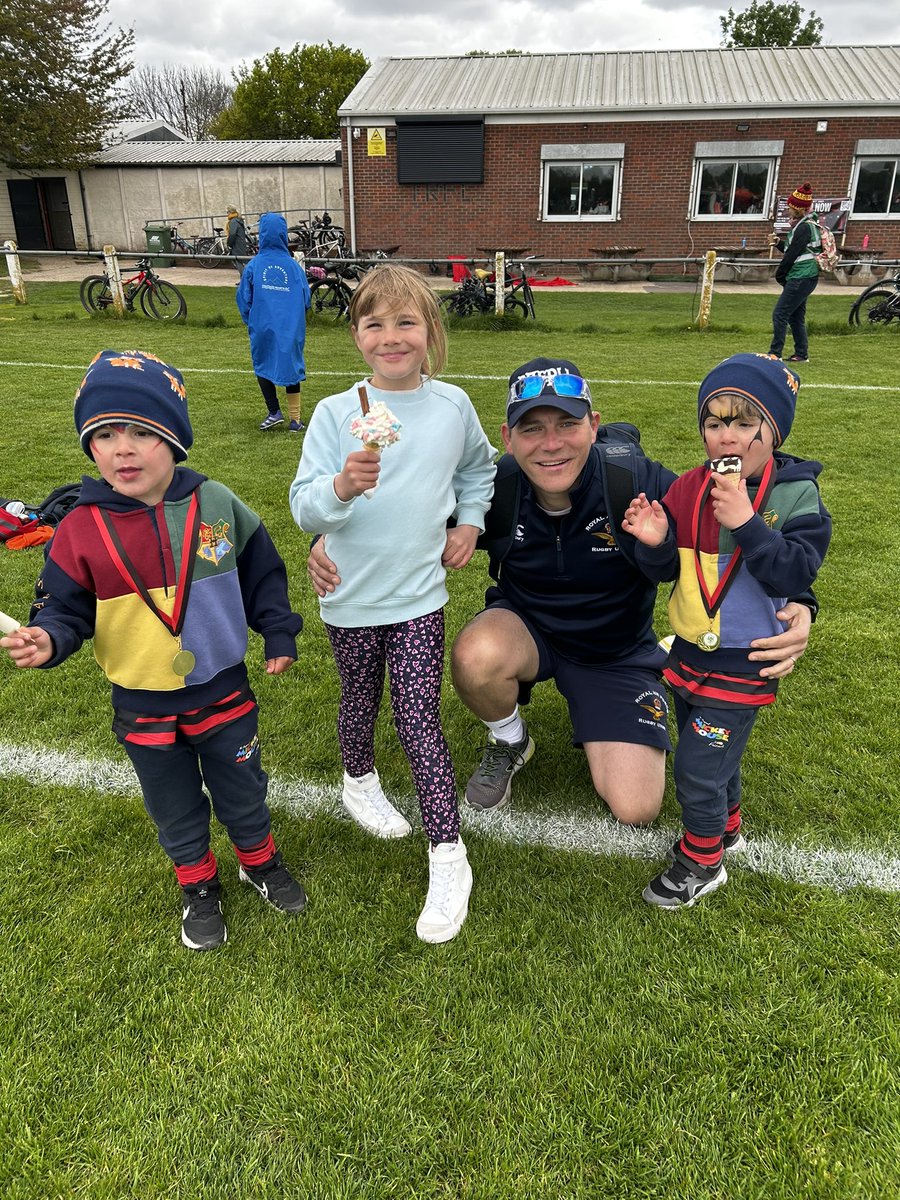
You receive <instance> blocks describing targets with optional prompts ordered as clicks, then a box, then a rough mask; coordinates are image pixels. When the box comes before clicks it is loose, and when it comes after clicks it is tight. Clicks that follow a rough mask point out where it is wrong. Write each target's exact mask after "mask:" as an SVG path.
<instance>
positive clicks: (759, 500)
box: [691, 458, 775, 617]
mask: <svg viewBox="0 0 900 1200" xmlns="http://www.w3.org/2000/svg"><path fill="white" fill-rule="evenodd" d="M715 481H716V477H715V474H714V472H712V471H710V473H709V476H708V478H707V480H706V482H705V483H704V485H703V487H702V488H701V489H700V491H699V492H698V494H697V500H696V503H695V504H694V512H693V514H692V516H691V537H692V540H693V543H694V570H695V571H696V572H697V583H698V584H699V585H700V595H701V597H702V599H703V607H704V608H705V609H706V615H707V616H708V617H714V616H715V615H716V613H717V612H718V611H719V609H720V608H721V607H722V603H723V601H724V599H725V596H726V595H727V593H728V589H729V588H730V587H731V585H732V584H733V583H734V580H735V578H736V576H737V570H738V565H739V560H740V557H741V547H740V546H736V547H735V549H734V552H733V553H732V555H731V558H730V559H729V560H728V564H727V566H726V567H725V570H724V571H723V573H722V575H721V577H720V579H719V582H718V584H717V585H716V588H715V590H714V591H713V592H712V593H710V591H709V588H708V587H707V586H706V580H705V579H704V578H703V568H702V567H701V565H700V522H701V518H702V516H703V508H704V506H705V504H706V501H707V498H708V497H709V494H710V492H711V491H712V489H713V484H714V482H715ZM774 486H775V459H774V458H770V459H769V461H768V462H767V463H766V465H765V468H764V470H763V473H762V479H761V480H760V483H759V487H758V489H757V492H756V498H755V499H754V501H753V511H754V513H758V512H759V510H760V509H761V508H763V507H764V505H765V504H766V502H767V501H768V499H769V496H770V495H771V493H772V488H773V487H774Z"/></svg>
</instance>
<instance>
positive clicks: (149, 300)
mask: <svg viewBox="0 0 900 1200" xmlns="http://www.w3.org/2000/svg"><path fill="white" fill-rule="evenodd" d="M141 308H142V309H143V312H144V316H145V317H153V318H154V320H156V321H180V320H182V319H183V318H184V317H186V316H187V303H186V302H185V299H184V296H182V294H181V292H179V290H178V288H177V287H176V286H175V284H174V283H167V282H166V280H165V279H159V278H157V279H155V280H154V281H153V282H152V283H149V282H148V284H147V286H146V288H145V289H144V290H143V291H142V292H141Z"/></svg>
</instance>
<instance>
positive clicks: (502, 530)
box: [478, 454, 522, 579]
mask: <svg viewBox="0 0 900 1200" xmlns="http://www.w3.org/2000/svg"><path fill="white" fill-rule="evenodd" d="M521 495H522V472H521V471H520V470H519V466H518V464H517V463H516V460H515V459H514V458H513V456H512V455H511V454H503V455H501V456H500V458H499V459H498V460H497V474H496V476H495V477H494V494H493V496H492V497H491V507H490V508H489V509H488V511H487V513H486V514H485V519H484V533H483V534H482V535H481V537H480V538H479V539H478V547H479V549H482V550H487V552H488V555H489V557H490V563H489V564H488V570H489V571H490V573H491V576H492V577H493V578H494V579H496V578H497V571H498V568H499V565H500V563H501V562H502V561H503V559H504V558H505V557H506V555H507V552H508V551H509V547H510V545H511V544H512V537H513V530H514V529H515V524H516V517H517V516H518V512H519V501H520V498H521Z"/></svg>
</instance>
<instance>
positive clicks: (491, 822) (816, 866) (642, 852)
mask: <svg viewBox="0 0 900 1200" xmlns="http://www.w3.org/2000/svg"><path fill="white" fill-rule="evenodd" d="M8 778H24V779H27V780H29V781H31V782H32V783H35V784H40V783H45V784H52V785H53V786H56V787H78V788H82V789H84V790H85V791H96V792H102V793H105V794H107V795H117V796H136V795H137V794H138V789H137V784H136V780H135V777H134V772H133V771H132V769H131V767H130V765H129V764H127V763H124V762H114V761H113V760H111V759H88V758H81V757H79V756H77V755H73V754H68V753H65V752H63V751H59V750H48V749H45V748H43V747H32V746H16V745H13V744H12V743H9V742H0V779H8ZM269 801H270V803H271V805H272V807H273V808H277V809H280V810H281V811H282V812H287V813H291V814H292V815H294V816H300V817H312V816H315V815H317V814H318V813H323V812H324V813H332V814H334V815H337V814H338V813H339V812H340V790H339V788H338V787H337V786H334V787H322V786H321V785H319V784H310V783H304V782H303V781H302V780H300V779H270V780H269ZM402 807H403V808H405V809H406V814H407V816H409V815H410V813H411V812H412V810H413V809H414V807H415V804H414V802H412V801H407V802H406V803H405V804H403V805H402ZM461 817H462V824H463V827H464V828H465V829H466V830H467V831H472V832H474V833H477V834H479V835H481V836H482V837H488V838H491V839H492V840H494V841H498V842H506V843H509V844H512V845H516V846H539V847H544V848H546V849H550V850H560V851H563V852H573V851H575V852H578V853H581V854H592V855H595V856H597V857H602V858H614V857H621V858H635V859H646V860H650V861H658V860H661V859H662V857H663V855H664V854H665V851H666V850H667V849H668V848H669V846H671V845H672V842H673V841H674V840H675V837H676V836H677V834H676V831H675V830H674V829H665V828H660V827H656V828H653V829H635V828H633V827H631V826H628V825H619V824H618V822H616V821H614V820H613V819H612V818H611V817H609V816H605V815H602V814H596V815H595V814H587V815H583V814H577V813H576V814H573V813H526V812H516V811H515V810H511V809H502V810H501V811H500V812H494V813H481V814H479V815H478V816H475V815H474V814H472V813H471V812H470V811H469V810H468V809H466V808H465V807H463V809H462V811H461ZM734 858H735V861H737V862H739V863H740V864H741V866H742V867H745V868H747V869H748V870H751V871H756V872H758V873H759V874H762V875H774V876H776V877H777V878H779V879H784V880H787V881H788V882H791V883H801V884H807V885H810V884H811V885H814V886H816V887H823V888H829V889H831V890H832V891H835V892H843V891H847V890H849V889H850V888H853V887H869V888H874V889H875V890H876V891H880V892H898V891H900V858H893V857H891V856H890V855H888V854H883V855H882V854H876V853H873V852H870V851H865V850H860V849H856V848H854V847H847V848H845V849H835V848H830V847H824V846H798V845H795V844H793V843H785V842H779V841H778V840H776V839H775V838H771V837H759V836H753V835H751V837H750V839H749V840H748V842H747V848H746V850H744V851H741V852H740V853H739V854H735V855H734Z"/></svg>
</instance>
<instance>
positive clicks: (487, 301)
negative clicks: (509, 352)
mask: <svg viewBox="0 0 900 1200" xmlns="http://www.w3.org/2000/svg"><path fill="white" fill-rule="evenodd" d="M532 257H533V256H532ZM527 261H530V259H526V260H523V261H522V262H519V263H512V264H510V266H509V267H508V269H507V270H506V271H505V273H504V280H503V311H504V313H506V312H511V313H514V314H515V315H517V316H522V317H524V318H526V319H527V318H528V317H531V318H532V320H536V316H535V311H534V293H533V292H532V290H531V284H530V283H529V282H528V276H527V274H526V271H525V262H527ZM517 267H518V276H516V273H515V271H516V268H517ZM496 297H497V282H496V278H495V276H494V273H493V272H491V271H484V270H476V271H475V272H474V273H473V274H471V275H467V276H466V278H465V279H463V281H462V282H461V283H460V285H459V287H458V288H457V289H456V291H454V292H451V293H450V295H449V296H445V297H444V298H443V300H442V301H441V303H442V304H443V306H444V307H445V308H446V310H447V312H449V313H453V314H454V315H455V316H458V317H468V316H471V315H472V314H473V313H493V312H495V311H496Z"/></svg>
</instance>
